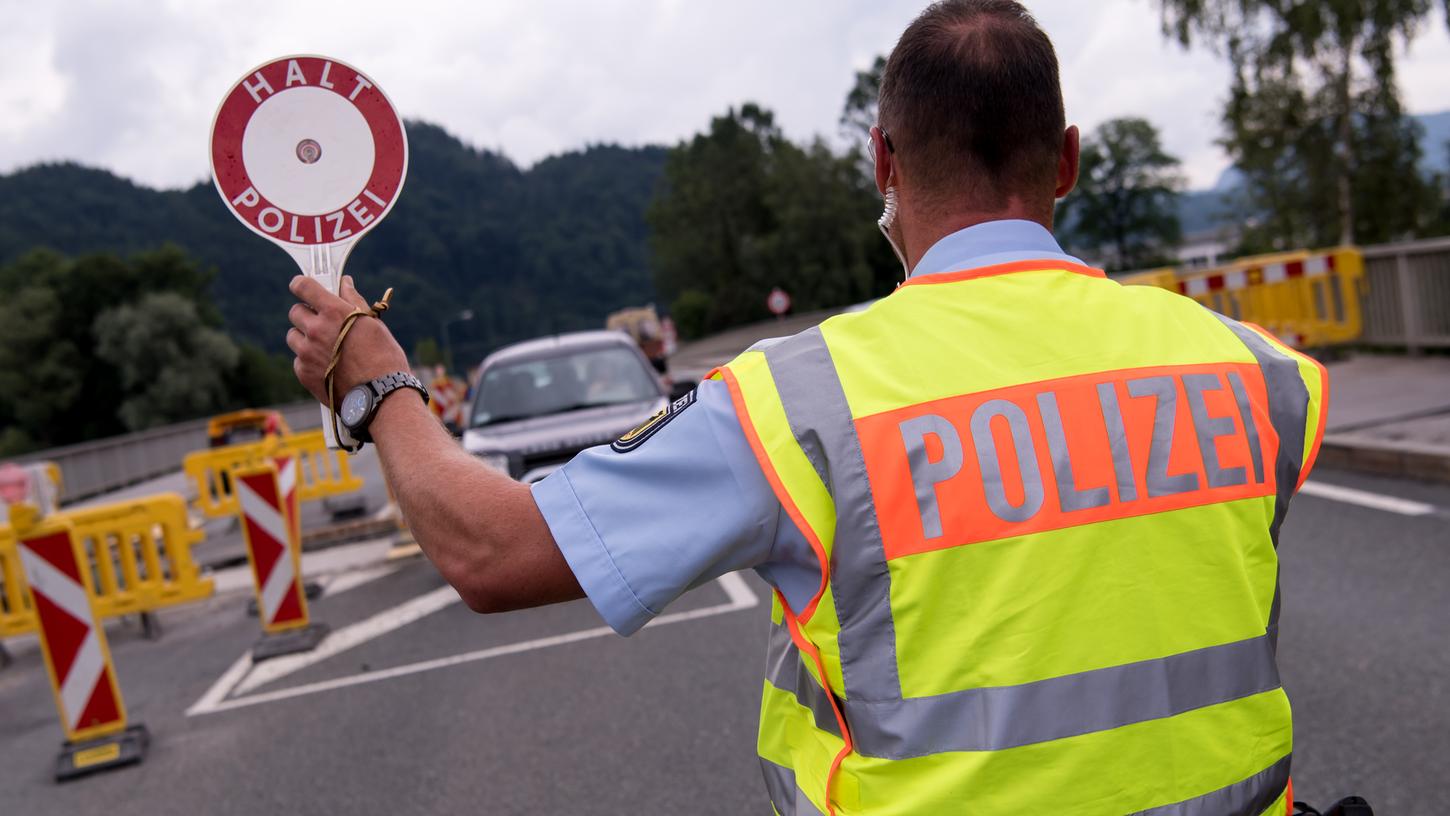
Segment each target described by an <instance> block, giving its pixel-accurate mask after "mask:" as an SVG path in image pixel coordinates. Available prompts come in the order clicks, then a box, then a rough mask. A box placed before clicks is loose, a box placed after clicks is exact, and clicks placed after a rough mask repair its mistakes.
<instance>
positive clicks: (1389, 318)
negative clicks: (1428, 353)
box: [1361, 238, 1450, 353]
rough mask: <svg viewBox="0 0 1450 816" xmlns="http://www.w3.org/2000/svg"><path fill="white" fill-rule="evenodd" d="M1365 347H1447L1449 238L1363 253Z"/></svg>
mask: <svg viewBox="0 0 1450 816" xmlns="http://www.w3.org/2000/svg"><path fill="white" fill-rule="evenodd" d="M1364 266H1365V270H1364V271H1365V280H1366V281H1367V282H1368V284H1369V286H1368V292H1367V293H1366V295H1365V300H1364V335H1363V337H1362V338H1361V339H1362V340H1363V341H1364V342H1365V343H1368V344H1372V345H1376V346H1397V347H1403V348H1405V349H1407V350H1408V351H1410V352H1411V353H1415V352H1418V351H1421V350H1422V349H1433V348H1439V349H1450V238H1432V239H1430V240H1427V241H1406V242H1403V243H1398V244H1381V245H1379V246H1372V247H1366V248H1365V250H1364Z"/></svg>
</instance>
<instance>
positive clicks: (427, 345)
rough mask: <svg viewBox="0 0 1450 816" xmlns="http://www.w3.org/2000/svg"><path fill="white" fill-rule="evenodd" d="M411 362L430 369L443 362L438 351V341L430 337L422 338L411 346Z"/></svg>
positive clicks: (441, 354)
mask: <svg viewBox="0 0 1450 816" xmlns="http://www.w3.org/2000/svg"><path fill="white" fill-rule="evenodd" d="M413 360H414V361H416V362H417V363H418V365H420V366H422V367H424V368H432V367H433V366H436V365H439V364H440V363H442V362H443V352H442V351H439V349H438V341H437V340H434V339H433V338H431V337H424V338H422V339H421V340H419V341H418V342H416V343H414V344H413Z"/></svg>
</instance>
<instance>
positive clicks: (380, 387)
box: [368, 371, 430, 403]
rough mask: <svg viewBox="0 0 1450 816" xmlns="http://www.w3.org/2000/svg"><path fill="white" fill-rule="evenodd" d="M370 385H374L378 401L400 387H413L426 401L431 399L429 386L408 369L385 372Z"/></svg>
mask: <svg viewBox="0 0 1450 816" xmlns="http://www.w3.org/2000/svg"><path fill="white" fill-rule="evenodd" d="M368 385H370V386H372V389H373V393H374V394H376V395H377V397H378V399H377V402H378V403H381V402H382V401H383V397H386V396H387V395H389V394H391V393H393V392H394V391H397V390H398V389H399V388H412V389H413V390H415V391H417V392H418V393H419V394H420V395H421V396H422V397H423V401H424V402H427V401H428V400H429V399H430V398H429V396H428V388H427V386H425V385H423V381H422V380H420V379H418V378H417V377H415V376H413V375H412V374H410V373H409V372H407V371H394V372H393V373H392V374H384V375H383V376H381V377H378V378H377V379H375V380H373V381H372V382H370V383H368Z"/></svg>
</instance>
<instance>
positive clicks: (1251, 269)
mask: <svg viewBox="0 0 1450 816" xmlns="http://www.w3.org/2000/svg"><path fill="white" fill-rule="evenodd" d="M1121 281H1122V282H1123V283H1128V284H1139V285H1147V286H1158V287H1161V288H1164V289H1172V290H1175V291H1177V292H1179V293H1180V294H1184V295H1187V296H1188V297H1191V298H1193V299H1194V300H1196V301H1198V302H1199V303H1202V304H1203V305H1205V306H1207V307H1209V308H1210V309H1213V310H1214V311H1216V312H1220V313H1222V314H1226V315H1228V316H1229V317H1232V318H1234V319H1236V320H1243V321H1246V322H1249V323H1257V324H1258V325H1260V326H1263V327H1264V328H1265V329H1267V330H1268V331H1270V332H1272V333H1273V334H1274V335H1276V336H1277V337H1279V338H1280V339H1282V340H1284V341H1285V342H1286V343H1288V344H1290V345H1292V346H1295V347H1298V348H1313V347H1317V346H1326V345H1332V344H1335V343H1346V342H1350V341H1353V340H1357V339H1359V337H1360V335H1361V333H1362V332H1363V330H1364V322H1363V318H1362V312H1361V306H1360V298H1361V295H1362V291H1363V288H1364V257H1363V255H1362V254H1361V253H1360V251H1359V250H1358V249H1355V248H1351V247H1341V248H1339V249H1332V250H1300V251H1296V252H1282V253H1277V254H1273V255H1257V256H1253V257H1248V258H1239V259H1238V260H1236V261H1233V262H1231V263H1229V264H1226V265H1224V266H1220V267H1216V268H1213V269H1205V270H1202V271H1199V272H1192V273H1189V274H1185V275H1178V274H1176V273H1174V271H1173V270H1171V269H1170V270H1163V269H1157V270H1153V271H1150V272H1142V273H1138V274H1136V275H1131V276H1128V277H1125V278H1122V279H1121Z"/></svg>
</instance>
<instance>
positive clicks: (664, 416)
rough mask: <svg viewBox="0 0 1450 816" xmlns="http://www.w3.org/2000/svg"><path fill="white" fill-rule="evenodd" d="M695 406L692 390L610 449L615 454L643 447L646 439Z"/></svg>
mask: <svg viewBox="0 0 1450 816" xmlns="http://www.w3.org/2000/svg"><path fill="white" fill-rule="evenodd" d="M694 404H695V392H694V390H691V391H690V393H688V394H686V395H684V396H683V397H680V398H679V399H677V400H675V401H674V402H672V403H670V404H669V405H666V406H665V407H663V408H661V409H660V410H659V411H657V412H655V415H654V416H652V417H650V418H649V419H646V420H645V421H644V422H641V423H640V424H639V425H638V426H636V427H635V428H634V429H633V430H631V431H630V432H628V433H626V434H625V435H624V436H621V437H620V438H618V439H616V440H615V441H614V442H613V443H611V444H610V446H609V447H611V448H613V449H614V452H615V453H629V452H630V451H632V450H634V449H635V448H637V447H639V446H640V445H643V444H644V441H645V440H646V439H649V438H650V437H651V436H654V435H655V434H656V433H657V432H658V431H659V429H660V428H663V427H665V425H667V424H669V421H670V420H672V419H674V418H675V417H676V416H678V415H679V413H680V412H681V411H683V410H685V409H686V408H689V407H690V406H691V405H694Z"/></svg>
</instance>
